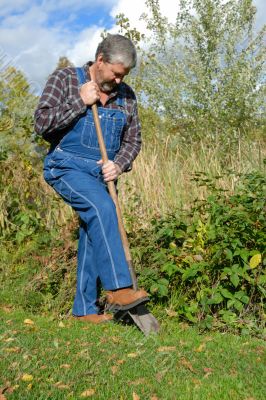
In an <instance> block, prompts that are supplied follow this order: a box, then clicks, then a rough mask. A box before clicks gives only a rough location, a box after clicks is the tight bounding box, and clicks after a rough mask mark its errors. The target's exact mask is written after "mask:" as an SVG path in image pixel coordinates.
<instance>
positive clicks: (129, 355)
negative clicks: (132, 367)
mask: <svg viewBox="0 0 266 400" xmlns="http://www.w3.org/2000/svg"><path fill="white" fill-rule="evenodd" d="M127 356H128V357H129V358H136V357H138V353H129V354H128V355H127Z"/></svg>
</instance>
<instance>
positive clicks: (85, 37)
mask: <svg viewBox="0 0 266 400" xmlns="http://www.w3.org/2000/svg"><path fill="white" fill-rule="evenodd" d="M103 30H104V27H98V26H93V27H90V28H88V29H85V30H84V31H82V32H81V33H80V35H79V37H78V38H77V41H76V43H75V45H74V46H73V47H72V48H70V49H68V50H67V52H66V56H67V57H68V58H69V59H70V60H71V61H72V62H73V63H74V64H75V65H82V64H84V63H85V62H87V61H89V60H90V61H93V60H94V58H95V51H96V48H97V45H98V43H99V42H100V41H101V33H102V32H103Z"/></svg>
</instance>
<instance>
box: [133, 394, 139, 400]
mask: <svg viewBox="0 0 266 400" xmlns="http://www.w3.org/2000/svg"><path fill="white" fill-rule="evenodd" d="M132 399H133V400H140V397H139V396H138V395H137V393H135V392H133V394H132Z"/></svg>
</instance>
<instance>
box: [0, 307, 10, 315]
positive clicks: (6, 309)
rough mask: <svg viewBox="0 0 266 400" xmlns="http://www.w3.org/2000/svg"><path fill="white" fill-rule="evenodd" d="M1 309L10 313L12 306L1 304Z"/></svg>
mask: <svg viewBox="0 0 266 400" xmlns="http://www.w3.org/2000/svg"><path fill="white" fill-rule="evenodd" d="M1 309H2V310H3V311H4V312H5V313H7V314H9V313H11V311H12V307H9V306H2V307H1Z"/></svg>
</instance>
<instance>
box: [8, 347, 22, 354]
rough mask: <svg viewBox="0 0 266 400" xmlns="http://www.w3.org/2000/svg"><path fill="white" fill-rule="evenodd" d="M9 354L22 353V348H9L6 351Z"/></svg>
mask: <svg viewBox="0 0 266 400" xmlns="http://www.w3.org/2000/svg"><path fill="white" fill-rule="evenodd" d="M5 351H6V352H7V353H19V352H20V351H21V348H20V347H7V348H6V349H5Z"/></svg>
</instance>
